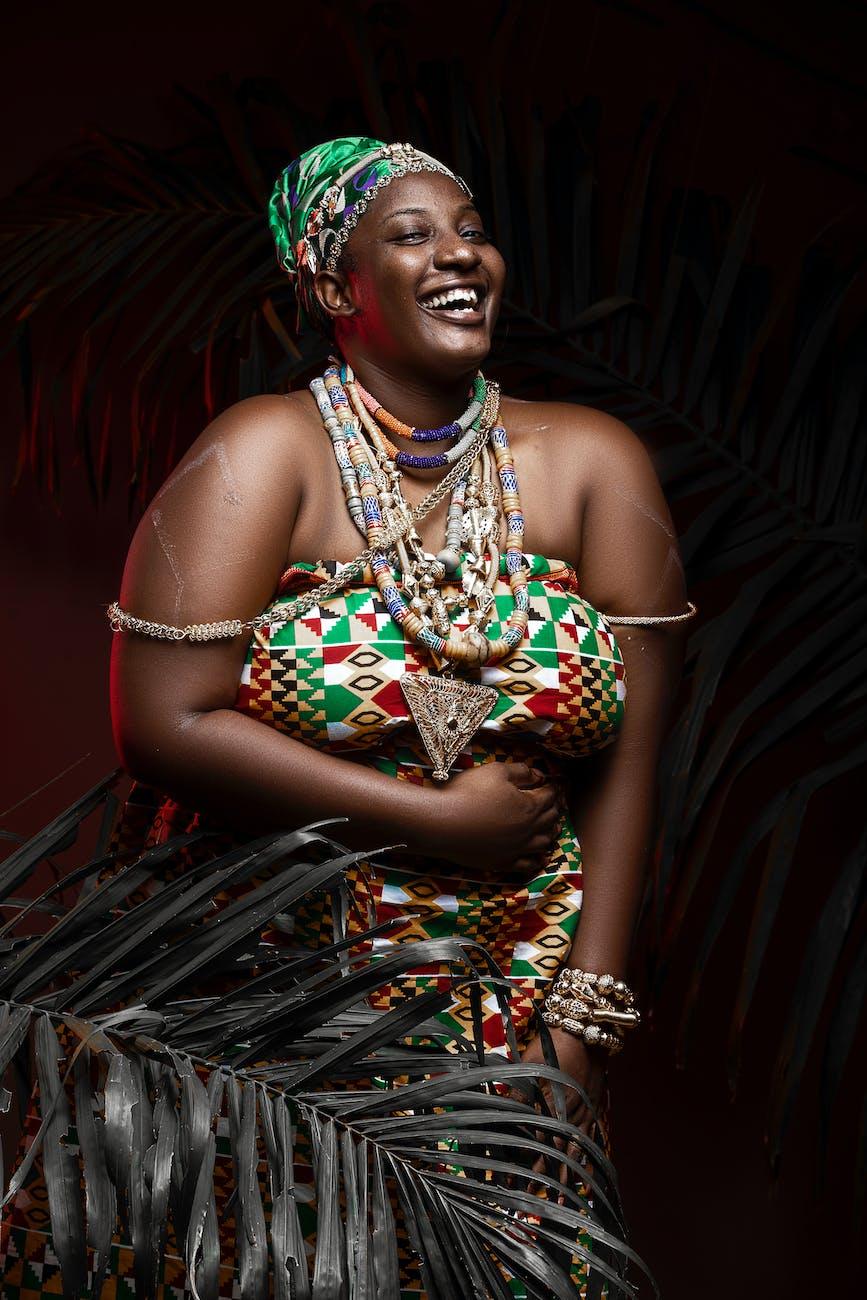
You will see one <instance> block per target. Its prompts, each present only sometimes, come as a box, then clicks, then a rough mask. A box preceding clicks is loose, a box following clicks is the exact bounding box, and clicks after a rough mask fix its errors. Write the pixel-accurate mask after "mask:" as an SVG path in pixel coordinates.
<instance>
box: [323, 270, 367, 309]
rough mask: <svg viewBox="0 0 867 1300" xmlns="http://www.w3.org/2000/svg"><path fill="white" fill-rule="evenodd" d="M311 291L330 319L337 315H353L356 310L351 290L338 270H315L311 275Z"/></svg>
mask: <svg viewBox="0 0 867 1300" xmlns="http://www.w3.org/2000/svg"><path fill="white" fill-rule="evenodd" d="M313 292H314V293H315V295H316V297H317V299H318V301H319V304H320V306H321V307H322V310H323V311H324V312H325V313H326V315H327V316H330V317H331V318H332V320H334V319H335V318H336V317H338V316H342V317H347V316H354V315H355V313H356V312H357V311H358V307H357V306H356V304H355V302H354V301H353V298H352V290H351V289H350V287H349V285H348V283H347V281H346V278H345V276H343V275H341V273H340V272H339V271H317V273H316V275H315V276H314V277H313Z"/></svg>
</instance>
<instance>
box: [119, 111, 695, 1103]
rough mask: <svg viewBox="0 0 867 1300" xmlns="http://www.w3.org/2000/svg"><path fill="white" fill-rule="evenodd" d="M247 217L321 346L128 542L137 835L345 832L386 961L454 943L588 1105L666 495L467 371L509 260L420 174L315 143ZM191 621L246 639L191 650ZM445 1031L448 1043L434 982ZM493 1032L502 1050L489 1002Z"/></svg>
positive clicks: (664, 553)
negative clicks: (153, 801) (402, 948)
mask: <svg viewBox="0 0 867 1300" xmlns="http://www.w3.org/2000/svg"><path fill="white" fill-rule="evenodd" d="M271 225H272V230H273V232H274V234H275V238H276V243H277V249H278V256H279V258H280V261H281V265H282V266H283V267H284V269H286V270H287V271H288V272H289V273H290V274H291V275H292V276H293V277H294V279H295V285H296V293H297V298H298V304H299V318H300V319H302V320H303V319H306V321H307V322H309V323H310V324H312V325H313V326H314V327H315V328H318V329H320V330H321V331H323V332H324V333H326V334H327V335H328V336H329V338H330V339H331V340H332V341H333V344H334V351H335V360H334V362H333V364H332V365H331V366H330V368H329V370H328V371H326V373H325V375H324V377H320V378H318V379H317V380H316V381H314V383H313V384H312V385H311V389H312V391H299V392H294V393H290V394H287V395H283V396H262V397H256V398H252V399H248V400H247V401H244V402H241V403H239V404H237V405H236V406H234V407H232V408H231V409H229V410H227V411H226V412H224V413H223V414H222V415H220V416H219V417H218V418H217V419H216V420H215V421H214V422H213V424H212V425H211V426H210V427H209V428H208V429H206V430H205V432H204V433H203V434H202V435H201V436H200V437H199V439H198V440H197V441H196V443H195V444H194V445H193V446H192V447H191V449H190V450H189V452H188V453H187V454H186V456H185V457H184V459H183V460H182V461H181V463H180V464H179V465H178V467H177V468H176V469H175V470H174V472H173V473H172V475H171V476H170V478H169V479H168V481H167V482H166V484H165V485H164V486H163V487H162V489H161V490H160V491H159V493H158V494H157V496H156V498H155V499H154V501H153V502H152V504H151V507H150V509H149V510H148V511H147V513H146V515H145V516H144V518H143V520H142V522H141V524H140V526H139V528H138V530H137V533H136V536H135V538H134V541H133V544H132V547H131V550H130V554H129V559H128V563H127V567H126V571H125V575H124V581H123V589H122V593H121V598H120V604H119V606H117V607H114V609H113V611H112V619H113V625H114V627H115V629H116V630H118V631H121V632H123V633H125V634H124V635H118V636H116V637H115V642H114V651H113V661H112V704H113V718H114V726H115V736H116V742H117V746H118V749H119V752H120V754H121V757H122V760H123V762H124V765H125V767H126V768H127V770H128V771H129V772H130V773H131V774H132V775H133V776H134V777H135V778H136V779H137V781H138V782H139V783H140V788H142V787H154V788H156V789H158V790H163V791H169V792H170V797H167V798H166V799H164V800H163V801H162V804H161V807H160V808H159V812H158V815H157V817H156V819H155V821H154V823H153V825H152V826H151V827H150V831H149V836H150V842H154V840H155V839H158V838H160V837H164V836H166V835H168V834H169V833H170V832H171V831H172V830H174V829H177V828H178V827H181V828H183V827H184V826H186V825H187V824H188V823H189V819H190V814H189V813H188V812H186V811H185V809H196V810H198V812H199V813H200V814H201V815H203V816H204V817H205V818H206V819H210V820H211V821H212V822H213V823H216V824H219V825H221V826H225V827H227V828H228V829H230V830H232V831H242V832H246V831H253V830H255V831H257V832H260V831H263V830H267V829H268V828H271V827H283V826H286V825H290V824H300V823H303V822H310V821H318V820H321V819H324V818H329V817H347V818H348V819H349V820H348V824H347V827H346V831H345V835H344V836H343V837H344V838H345V839H346V840H347V841H348V842H349V843H350V845H352V846H358V847H362V846H370V845H371V844H376V843H380V844H399V845H401V846H405V849H404V851H403V852H398V851H395V852H392V853H391V854H389V855H388V858H387V862H386V866H385V868H384V869H382V868H380V869H378V871H375V872H373V875H372V878H370V877H369V876H367V875H365V876H364V877H362V876H361V875H352V874H351V875H350V880H351V883H352V884H353V886H354V888H355V889H356V892H357V895H358V899H359V902H360V903H361V904H362V908H364V909H366V908H367V907H368V904H369V902H370V901H371V896H372V903H373V907H374V909H375V918H376V920H377V921H379V920H383V919H396V921H397V924H396V928H395V929H394V930H392V931H391V932H390V937H389V938H387V939H383V940H380V943H382V944H388V943H394V942H402V941H407V940H412V939H414V938H419V937H424V936H426V935H430V934H437V935H442V934H446V933H457V934H462V935H464V936H467V937H471V938H473V939H477V940H478V941H479V943H481V944H483V945H484V946H485V947H486V948H487V949H488V951H489V952H491V954H492V955H493V956H494V957H495V958H496V960H497V961H498V963H499V965H500V967H501V968H502V969H503V971H504V973H505V974H506V975H507V977H508V978H509V979H510V982H511V987H512V989H513V994H512V997H511V1010H512V1015H513V1019H514V1023H515V1027H516V1030H517V1034H518V1042H519V1046H520V1049H521V1051H522V1054H523V1057H524V1059H525V1060H529V1061H541V1060H542V1059H543V1057H542V1048H541V1044H540V1040H539V1036H538V1033H537V1030H536V1024H537V1020H536V1017H535V1016H534V1014H533V1009H534V1007H541V1006H542V1005H543V1003H544V1004H545V1018H546V1020H547V1021H548V1022H549V1024H550V1025H551V1033H552V1036H553V1041H554V1045H555V1047H556V1051H557V1055H558V1058H559V1061H560V1063H561V1065H562V1067H563V1069H564V1070H566V1071H567V1072H568V1073H569V1074H570V1075H571V1076H573V1077H574V1078H575V1079H576V1080H577V1081H578V1082H579V1083H580V1084H582V1085H583V1087H584V1089H585V1091H586V1093H587V1094H588V1096H589V1097H590V1099H591V1100H592V1101H593V1102H594V1103H596V1104H598V1103H599V1102H600V1100H601V1096H602V1091H603V1083H604V1078H605V1067H606V1061H607V1058H608V1054H609V1053H610V1052H611V1051H613V1050H619V1048H620V1047H621V1046H622V1043H623V1037H624V1033H625V1031H626V1030H627V1029H628V1028H630V1027H632V1026H633V1025H634V1024H635V1023H636V1022H637V1019H638V1017H637V1013H636V1012H635V1010H634V1008H633V1005H632V995H631V993H630V992H629V990H628V988H627V986H626V985H625V984H624V983H623V981H624V980H625V979H626V978H627V977H628V975H629V953H630V945H631V940H632V931H633V924H634V921H635V916H636V910H637V906H638V902H639V899H640V895H641V892H642V888H643V873H644V865H645V858H646V853H647V848H648V841H649V837H650V833H651V825H652V814H653V806H654V782H655V772H656V765H657V759H658V753H659V747H660V742H661V740H662V737H663V735H664V731H665V725H666V719H667V716H668V711H669V705H670V702H671V698H672V695H673V693H674V690H675V687H676V683H677V680H678V675H679V671H680V664H681V658H682V639H681V637H680V636H679V635H678V632H679V630H680V625H681V623H682V622H683V621H684V620H685V619H686V618H688V617H689V616H690V614H691V613H692V612H694V608H693V607H691V606H689V607H687V608H686V609H685V605H686V600H685V592H684V580H683V573H682V569H681V566H680V563H679V559H678V554H677V547H676V542H675V539H674V534H673V531H672V527H671V522H670V517H669V513H668V510H667V507H666V503H665V500H664V498H663V495H662V492H661V490H660V487H659V484H658V482H657V479H656V476H655V474H654V471H653V468H652V466H651V463H650V461H649V459H648V457H647V454H646V453H645V451H644V449H643V447H642V445H641V443H640V442H639V441H638V439H637V438H636V437H635V436H634V435H633V434H632V433H631V432H630V431H629V430H628V429H627V428H626V427H625V426H624V425H622V424H620V423H619V422H618V421H617V420H614V419H612V418H610V417H609V416H606V415H604V414H601V413H600V412H598V411H595V410H592V409H589V408H584V407H580V406H574V405H559V404H552V403H539V402H523V401H518V400H515V399H512V398H508V397H506V396H503V397H502V398H499V394H498V392H497V390H496V386H494V385H490V384H488V383H487V382H486V380H485V379H484V378H483V377H482V376H480V368H482V367H483V365H484V363H485V360H486V358H487V356H488V352H489V349H490V346H491V334H492V330H493V328H494V324H495V321H496V318H497V313H498V311H499V308H500V302H501V298H502V294H503V284H504V276H505V267H504V264H503V260H502V258H501V256H500V254H499V253H498V252H497V250H496V248H495V246H494V245H493V243H492V242H491V240H490V238H489V237H488V235H487V234H486V233H485V230H484V227H483V225H482V223H481V220H480V218H479V215H478V213H477V211H476V209H475V207H474V205H473V203H472V199H471V196H470V194H469V191H468V189H467V187H466V185H465V184H464V183H463V182H462V181H461V180H460V179H459V178H457V177H455V176H454V175H453V174H452V173H451V172H450V171H449V170H448V169H447V168H446V167H445V166H444V165H443V164H441V163H438V162H436V161H435V160H433V159H431V158H429V157H428V156H427V155H424V154H420V153H419V152H418V151H416V150H413V149H412V148H411V146H386V145H384V144H382V143H381V142H379V141H375V140H370V139H366V138H357V137H353V138H347V139H342V140H336V141H332V142H330V143H328V144H326V145H322V146H320V147H318V148H316V149H313V150H309V151H307V153H305V154H303V155H302V156H301V158H299V159H298V160H296V161H295V162H294V163H293V164H292V165H291V166H290V167H289V168H287V169H286V171H285V172H284V173H283V175H282V177H281V178H280V181H279V182H278V184H277V187H276V188H275V192H274V197H273V199H272V204H271ZM373 395H375V397H374V396H373ZM323 425H324V427H323ZM326 435H328V436H326ZM335 457H336V458H335ZM438 485H439V487H440V491H439V492H438V493H436V492H435V494H434V499H433V500H428V498H429V494H430V493H431V491H432V490H433V489H436V488H437V487H438ZM450 492H451V496H450V495H449V493H450ZM423 502H424V503H425V504H424V508H423V517H421V516H422V511H420V510H419V507H420V505H421V504H422V503H423ZM347 507H349V508H347ZM407 511H414V512H415V515H416V518H415V522H414V525H413V527H414V529H415V531H414V532H413V531H411V530H410V528H409V522H410V521H409V520H408V516H407ZM362 533H363V534H364V538H363V539H362V535H361V534H362ZM365 547H368V549H369V550H370V552H371V554H370V555H369V557H368V560H369V562H368V564H367V566H366V567H361V566H356V567H355V568H354V569H350V570H347V571H346V572H344V573H342V581H341V582H338V581H336V580H335V581H332V580H333V579H336V578H340V577H341V566H344V565H346V564H348V563H349V562H350V561H352V560H354V559H355V558H356V556H358V554H359V552H360V551H361V550H363V549H364V548H365ZM384 557H385V558H384ZM387 561H388V562H387ZM576 575H579V578H576ZM322 583H329V589H328V592H327V596H323V595H322V594H321V593H320V594H319V595H318V596H317V598H316V603H311V597H310V595H309V593H310V591H311V590H313V589H316V588H317V587H318V586H319V585H320V584H322ZM579 593H580V594H579ZM299 601H300V604H298V603H295V604H293V602H299ZM263 610H266V611H267V612H266V614H265V616H264V617H261V615H262V611H263ZM600 611H601V612H603V613H604V614H605V615H606V616H607V619H606V618H604V617H602V616H601V614H600ZM290 615H291V616H290ZM144 619H146V620H148V622H147V623H144V622H142V621H141V620H144ZM215 620H228V621H230V620H240V623H241V624H246V623H248V622H251V621H255V623H254V626H253V627H252V629H248V628H246V627H243V626H234V627H232V626H227V627H219V626H217V627H213V626H212V627H211V628H210V629H201V628H199V629H197V630H194V631H193V632H192V633H190V631H189V629H190V628H191V627H193V628H194V629H195V628H196V625H200V624H213V623H214V621H215ZM633 624H638V625H639V626H637V627H634V628H633ZM159 625H165V626H162V627H160V626H159ZM171 628H176V629H187V633H186V634H183V632H181V631H178V632H175V633H172V632H171V631H170V630H169V629H171ZM250 630H252V633H253V635H252V637H251V636H250V635H249V632H250ZM147 633H151V635H147ZM167 637H175V638H177V639H166V638H167ZM193 642H194V643H193ZM624 667H625V673H624ZM626 680H628V683H629V702H628V707H627V708H625V709H624V698H625V681H626ZM239 682H240V683H241V686H240V689H239ZM430 683H436V685H435V686H434V687H431V686H430ZM263 723H264V724H266V725H263ZM615 741H616V743H613V742H615ZM401 918H405V919H403V920H401ZM579 918H580V925H579V924H578V922H579ZM322 923H323V921H322V918H321V917H316V916H312V915H305V916H303V917H300V918H296V928H297V930H305V928H306V932H309V933H315V932H316V931H317V929H318V927H319V926H320V925H321V924H322ZM359 924H360V923H359ZM560 971H571V972H573V974H572V975H571V976H562V975H559V977H558V973H559V972H560ZM557 977H558V978H557ZM439 978H440V972H438V971H437V970H436V969H434V970H422V971H420V972H418V974H417V975H414V977H413V978H412V980H410V981H405V982H404V983H402V984H401V987H400V989H396V988H385V989H383V990H382V991H381V993H380V994H379V995H378V999H379V1000H378V1002H377V1005H379V1006H382V1007H388V1006H390V1005H392V1002H393V1000H394V998H396V997H398V996H400V993H401V992H402V991H404V990H405V989H406V987H407V983H409V984H410V985H411V986H412V987H414V988H417V989H418V988H426V987H429V986H430V984H431V982H432V981H433V982H434V983H435V982H436V981H437V980H438V979H439ZM555 978H556V987H555ZM612 986H613V988H612ZM442 1018H443V1019H444V1021H445V1022H446V1023H447V1024H449V1025H450V1026H452V1027H457V1028H461V1027H463V1028H468V1027H469V1028H471V1011H470V1008H469V1006H468V1005H467V1004H466V1002H465V1001H462V1000H461V998H460V996H458V995H455V998H454V1002H453V1004H452V1006H451V1007H450V1008H449V1010H448V1012H445V1013H443V1016H442ZM484 1032H485V1043H486V1046H487V1047H488V1048H489V1049H491V1050H501V1051H505V1050H506V1049H505V1046H504V1042H503V1031H502V1020H501V1018H500V1016H499V1014H498V1013H495V1014H490V1015H488V1014H487V1012H486V1016H485V1021H484ZM570 1095H571V1097H572V1102H571V1116H572V1118H573V1119H575V1120H576V1122H578V1123H579V1124H581V1125H582V1126H583V1127H585V1128H586V1127H587V1126H589V1124H590V1116H589V1113H588V1112H586V1111H585V1109H584V1107H583V1106H582V1104H581V1101H580V1098H579V1094H578V1093H577V1092H576V1093H574V1094H570Z"/></svg>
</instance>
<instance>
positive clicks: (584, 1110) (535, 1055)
mask: <svg viewBox="0 0 867 1300" xmlns="http://www.w3.org/2000/svg"><path fill="white" fill-rule="evenodd" d="M551 1041H552V1042H553V1044H554V1050H555V1051H556V1053H557V1060H558V1062H559V1065H560V1069H561V1070H562V1071H563V1072H564V1074H569V1075H571V1076H572V1078H573V1079H575V1081H576V1082H577V1083H579V1084H580V1085H581V1087H582V1088H583V1089H584V1091H585V1092H586V1094H587V1096H588V1098H589V1100H590V1102H591V1104H592V1106H593V1108H594V1109H595V1110H596V1111H598V1110H599V1107H600V1105H601V1102H602V1096H603V1091H604V1087H605V1074H606V1069H607V1065H608V1053H607V1052H606V1051H605V1050H604V1048H599V1047H596V1048H592V1047H588V1046H587V1045H586V1043H585V1042H584V1041H583V1039H581V1038H578V1037H577V1036H576V1035H575V1034H570V1033H568V1032H567V1031H566V1030H563V1029H552V1030H551ZM521 1060H522V1061H526V1062H533V1063H536V1062H538V1063H539V1064H541V1065H544V1064H545V1055H544V1053H543V1051H542V1043H541V1040H540V1038H539V1036H538V1035H537V1036H536V1037H535V1038H532V1039H531V1040H530V1042H529V1043H528V1044H527V1046H526V1048H525V1049H524V1051H523V1052H522V1054H521ZM541 1088H542V1092H543V1093H544V1095H545V1098H546V1101H547V1104H548V1107H549V1109H550V1111H551V1114H552V1115H554V1114H556V1113H557V1112H556V1109H555V1107H554V1104H553V1099H552V1096H551V1084H550V1082H549V1081H548V1080H547V1079H543V1080H542V1081H541ZM565 1094H566V1095H565V1101H566V1118H567V1119H568V1120H569V1122H570V1124H574V1125H575V1126H576V1127H577V1128H580V1129H581V1131H582V1132H583V1133H586V1134H588V1136H589V1135H590V1134H591V1130H592V1127H593V1113H592V1111H591V1110H590V1108H589V1107H588V1106H587V1105H585V1103H584V1100H583V1098H582V1096H581V1094H580V1093H579V1092H578V1091H577V1090H576V1089H575V1088H569V1087H566V1088H565ZM545 1137H546V1138H547V1140H548V1141H550V1134H546V1135H545ZM555 1145H556V1146H557V1148H558V1150H563V1149H564V1144H563V1142H562V1141H561V1140H560V1139H557V1140H556V1143H555ZM565 1150H566V1153H567V1154H568V1156H569V1158H570V1159H577V1158H578V1157H579V1154H580V1152H579V1148H578V1145H577V1143H574V1142H570V1143H568V1144H566V1145H565ZM544 1172H545V1159H544V1157H543V1156H540V1157H539V1158H538V1160H537V1161H536V1162H535V1164H534V1165H533V1173H534V1174H541V1173H544ZM570 1173H571V1174H572V1181H575V1179H576V1175H575V1172H574V1170H572V1171H570V1170H569V1169H568V1167H567V1166H566V1165H565V1164H564V1165H561V1166H560V1171H559V1174H558V1177H559V1181H560V1182H561V1183H564V1184H565V1183H566V1182H567V1181H569V1177H568V1176H569V1174H570Z"/></svg>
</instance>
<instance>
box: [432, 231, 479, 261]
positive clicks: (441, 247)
mask: <svg viewBox="0 0 867 1300" xmlns="http://www.w3.org/2000/svg"><path fill="white" fill-rule="evenodd" d="M480 260H481V258H480V254H479V250H478V248H477V247H476V245H475V244H471V243H470V242H469V241H468V240H466V239H462V238H461V236H460V235H459V234H457V233H456V232H455V233H454V234H449V235H444V236H443V238H442V239H440V240H438V241H437V245H436V248H435V249H434V263H435V265H437V266H476V265H477V264H478V263H479V261H480Z"/></svg>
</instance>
